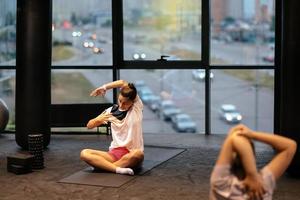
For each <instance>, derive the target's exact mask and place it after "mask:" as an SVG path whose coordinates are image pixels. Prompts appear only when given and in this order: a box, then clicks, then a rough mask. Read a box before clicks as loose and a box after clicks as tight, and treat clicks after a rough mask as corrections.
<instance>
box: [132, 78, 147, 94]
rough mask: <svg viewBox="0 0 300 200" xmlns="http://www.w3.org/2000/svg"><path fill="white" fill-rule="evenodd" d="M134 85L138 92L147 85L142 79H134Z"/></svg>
mask: <svg viewBox="0 0 300 200" xmlns="http://www.w3.org/2000/svg"><path fill="white" fill-rule="evenodd" d="M134 86H135V88H136V90H137V92H138V93H139V92H140V91H141V90H142V89H143V88H144V87H147V86H146V83H145V81H144V80H137V81H135V83H134Z"/></svg>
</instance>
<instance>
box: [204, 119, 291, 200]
mask: <svg viewBox="0 0 300 200" xmlns="http://www.w3.org/2000/svg"><path fill="white" fill-rule="evenodd" d="M253 141H258V142H262V143H265V144H267V145H270V146H271V147H273V148H274V149H275V150H276V154H275V155H274V157H273V158H272V160H271V161H270V162H269V163H267V164H266V165H265V166H264V167H263V168H262V169H260V170H258V169H257V166H256V159H255V150H254V145H253ZM296 149H297V144H296V142H295V141H294V140H292V139H289V138H286V137H283V136H279V135H274V134H270V133H263V132H258V131H253V130H251V129H249V128H248V127H246V126H245V125H242V124H240V125H237V126H235V127H233V128H231V129H230V131H229V133H228V136H227V138H226V139H225V141H224V143H223V146H222V148H221V151H220V154H219V157H218V158H217V161H216V164H215V166H214V169H213V171H212V174H211V178H210V200H219V199H234V200H242V199H251V200H252V199H254V200H267V199H268V200H269V199H272V196H273V192H274V189H275V186H276V180H278V179H279V178H280V176H281V175H282V174H283V173H284V172H285V170H286V169H287V167H288V166H289V164H290V163H291V161H292V159H293V156H294V154H295V152H296Z"/></svg>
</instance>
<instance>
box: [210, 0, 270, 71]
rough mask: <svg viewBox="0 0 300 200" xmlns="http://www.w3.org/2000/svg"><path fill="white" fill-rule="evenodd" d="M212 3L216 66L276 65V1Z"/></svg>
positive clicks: (212, 31) (213, 60) (213, 61)
mask: <svg viewBox="0 0 300 200" xmlns="http://www.w3.org/2000/svg"><path fill="white" fill-rule="evenodd" d="M211 3H212V10H211V49H212V50H211V59H210V61H211V63H212V64H219V65H272V64H274V49H275V48H274V47H275V46H274V41H275V27H274V25H275V10H274V5H275V3H274V0H260V1H254V0H229V1H224V0H211Z"/></svg>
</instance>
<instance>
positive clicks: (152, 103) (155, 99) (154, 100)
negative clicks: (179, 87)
mask: <svg viewBox="0 0 300 200" xmlns="http://www.w3.org/2000/svg"><path fill="white" fill-rule="evenodd" d="M160 102H161V99H160V97H159V96H154V97H153V98H152V99H151V100H150V101H149V103H148V106H149V108H150V109H151V110H152V111H153V112H157V110H158V107H159V104H160Z"/></svg>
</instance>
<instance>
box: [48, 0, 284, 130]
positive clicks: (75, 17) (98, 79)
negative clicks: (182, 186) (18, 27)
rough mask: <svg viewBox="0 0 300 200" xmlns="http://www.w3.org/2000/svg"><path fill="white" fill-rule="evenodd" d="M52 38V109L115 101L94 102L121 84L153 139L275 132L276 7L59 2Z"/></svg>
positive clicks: (212, 1) (171, 1)
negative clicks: (134, 92) (100, 92)
mask: <svg viewBox="0 0 300 200" xmlns="http://www.w3.org/2000/svg"><path fill="white" fill-rule="evenodd" d="M61 5H64V6H61ZM121 5H122V6H121ZM209 8H210V11H209V12H207V10H208V9H209ZM121 14H122V15H121ZM121 20H123V21H121ZM276 24H278V23H276ZM52 30H53V38H52V41H53V46H52V65H53V66H55V67H54V68H55V70H52V91H51V92H52V95H51V96H52V104H69V103H83V104H84V103H97V102H99V100H101V101H102V100H103V102H104V103H105V102H113V94H112V92H111V93H109V94H108V96H107V98H106V99H95V98H94V99H93V98H90V97H89V96H88V94H89V92H90V91H91V90H92V89H93V88H95V87H97V86H99V85H102V84H103V83H105V82H108V81H111V80H113V79H119V78H121V79H125V80H128V81H131V82H133V83H136V86H137V88H138V92H139V95H140V97H141V98H142V100H143V102H144V104H145V110H144V131H145V133H147V132H149V133H172V134H174V133H179V132H188V133H192V132H194V130H196V131H195V132H196V133H201V134H203V133H221V134H224V133H226V132H227V131H228V129H229V128H230V127H231V126H232V125H234V124H235V123H245V124H246V125H248V126H250V127H251V128H252V129H255V130H263V131H268V132H272V131H273V121H274V115H275V114H274V85H275V84H274V83H275V80H276V79H275V76H274V74H275V69H276V66H275V64H276V63H275V61H274V55H275V49H276V48H275V1H274V0H255V1H254V0H226V1H224V0H123V1H111V0H105V1H104V0H86V1H79V0H75V1H71V0H54V1H53V27H52ZM277 30H279V29H277ZM112 33H114V34H112ZM114 39H116V40H117V41H113V40H114ZM114 42H115V43H114ZM113 44H114V45H113ZM113 52H114V53H115V54H113ZM162 55H166V56H169V57H167V58H166V59H167V61H164V62H161V61H158V62H157V60H158V59H159V58H161V56H162ZM169 61H170V62H169ZM66 66H67V67H66ZM64 68H67V69H68V70H65V69H64ZM72 68H73V69H72ZM207 73H209V74H207ZM66 94H70V95H71V96H69V95H66ZM99 103H100V102H99ZM164 104H166V108H168V106H169V107H170V109H169V110H168V111H165V110H167V109H165V108H164V106H165V105H164ZM169 104H171V105H169ZM170 110H172V111H170ZM230 111H231V112H232V113H231V114H227V113H226V112H230ZM235 111H236V112H235ZM168 112H170V113H172V114H167V113H168ZM234 112H235V113H234ZM176 113H177V114H176ZM224 113H225V114H224ZM178 114H181V115H178ZM234 118H237V119H236V121H234V120H235V119H234ZM181 122H182V123H181ZM179 124H181V125H179ZM182 124H183V125H182ZM179 126H186V127H188V126H190V128H186V130H181V128H180V127H179ZM192 126H194V127H195V128H194V129H193V128H191V127H192ZM182 129H183V128H182Z"/></svg>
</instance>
